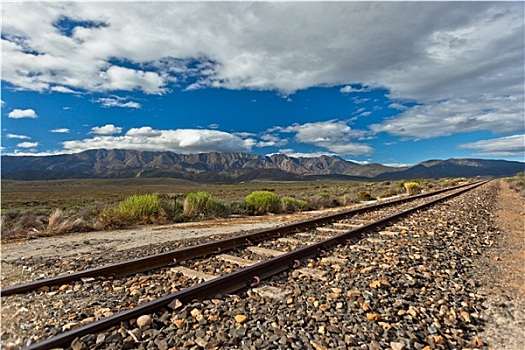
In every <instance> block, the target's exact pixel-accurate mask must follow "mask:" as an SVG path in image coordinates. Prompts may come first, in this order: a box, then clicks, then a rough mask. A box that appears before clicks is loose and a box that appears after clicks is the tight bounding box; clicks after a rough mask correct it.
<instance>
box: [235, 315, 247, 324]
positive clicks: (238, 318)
mask: <svg viewBox="0 0 525 350" xmlns="http://www.w3.org/2000/svg"><path fill="white" fill-rule="evenodd" d="M246 320H248V317H246V315H237V316H235V322H237V323H240V324H243V323H244V322H246Z"/></svg>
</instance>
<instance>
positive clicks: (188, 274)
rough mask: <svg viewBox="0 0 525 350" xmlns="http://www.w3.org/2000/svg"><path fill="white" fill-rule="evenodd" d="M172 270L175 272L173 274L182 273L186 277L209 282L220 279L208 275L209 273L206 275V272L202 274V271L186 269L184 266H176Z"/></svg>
mask: <svg viewBox="0 0 525 350" xmlns="http://www.w3.org/2000/svg"><path fill="white" fill-rule="evenodd" d="M170 270H171V271H173V272H180V273H182V274H183V275H184V276H186V277H190V278H199V279H203V280H205V281H209V280H211V279H214V278H217V277H218V276H215V275H210V274H207V273H204V272H201V271H196V270H192V269H188V268H187V267H184V266H175V267H172V268H171V269H170Z"/></svg>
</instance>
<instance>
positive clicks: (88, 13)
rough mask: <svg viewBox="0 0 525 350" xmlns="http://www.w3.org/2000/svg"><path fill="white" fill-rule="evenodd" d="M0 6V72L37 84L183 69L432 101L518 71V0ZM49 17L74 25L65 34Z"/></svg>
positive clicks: (227, 79) (154, 87)
mask: <svg viewBox="0 0 525 350" xmlns="http://www.w3.org/2000/svg"><path fill="white" fill-rule="evenodd" d="M3 12H4V14H5V15H4V21H3V28H2V34H3V39H2V40H3V42H4V44H3V50H4V62H5V64H4V67H5V69H4V70H5V71H4V72H3V79H5V80H7V81H9V82H11V83H13V84H15V85H17V86H19V87H23V88H26V89H31V90H39V91H42V90H46V89H50V88H51V87H53V86H63V87H66V88H70V89H76V88H78V89H85V90H90V91H100V90H105V91H109V90H127V91H129V90H141V91H143V92H145V93H152V94H158V93H164V92H166V84H167V83H169V82H170V81H173V80H176V79H177V77H178V76H183V78H184V77H185V76H188V75H194V76H196V77H197V79H196V83H195V84H196V85H198V86H200V87H203V86H212V87H224V88H230V89H241V88H251V89H261V90H262V89H264V90H267V89H275V90H279V91H281V92H283V93H285V94H289V93H292V92H294V91H296V90H299V89H305V88H308V87H311V86H327V85H345V86H346V87H344V88H343V90H349V91H351V90H352V89H353V87H352V85H348V84H349V83H352V84H360V85H361V86H382V87H386V88H388V89H390V91H391V94H392V96H394V97H396V98H397V97H400V98H403V99H412V100H418V101H436V100H442V99H446V98H451V97H453V96H458V95H467V96H471V95H473V94H476V95H477V94H480V93H487V92H491V91H493V89H494V87H495V86H498V89H499V90H500V91H501V92H502V93H503V94H506V93H508V92H509V91H510V90H513V89H515V88H517V87H519V86H520V82H521V80H520V77H522V76H523V74H522V72H523V64H522V63H523V45H522V43H523V4H521V3H519V2H514V3H512V2H507V3H501V2H500V3H498V2H463V3H453V4H450V3H441V2H421V3H414V2H409V3H403V2H382V3H366V2H334V3H322V4H321V3H293V2H292V3H285V2H259V3H239V2H237V3H211V4H210V3H180V2H173V3H166V2H160V3H84V2H76V3H67V4H61V3H6V4H5V6H4V7H3ZM60 18H68V19H70V20H71V22H73V24H76V25H75V27H74V28H73V29H72V30H71V33H69V35H66V34H65V33H64V32H63V31H61V30H57V28H56V23H57V20H58V19H60ZM173 18H177V20H176V21H174V20H173ZM371 18H373V19H374V25H373V26H372V27H371V26H370V21H371ZM36 19H38V23H36V22H37V21H36ZM89 22H93V23H98V24H100V25H86V23H89ZM311 23H315V26H312V25H311ZM196 24H198V25H196ZM297 28H301V29H300V30H298V29H297ZM362 28H367V30H366V31H363V30H362ZM354 33H359V35H354ZM43 34H45V35H43ZM312 48H315V49H312ZM494 52H498V53H501V54H498V55H494ZM115 57H118V58H119V59H121V60H123V61H125V62H129V63H131V65H124V64H119V63H118V62H115V61H113V59H114V58H115ZM195 61H196V62H197V63H200V66H199V65H195ZM57 73H58V74H57Z"/></svg>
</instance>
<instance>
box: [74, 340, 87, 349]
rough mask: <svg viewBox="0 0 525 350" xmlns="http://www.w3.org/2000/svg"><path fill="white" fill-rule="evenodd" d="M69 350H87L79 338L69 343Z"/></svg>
mask: <svg viewBox="0 0 525 350" xmlns="http://www.w3.org/2000/svg"><path fill="white" fill-rule="evenodd" d="M71 349H73V350H89V348H88V346H87V345H86V344H85V343H84V342H83V341H82V340H80V339H79V338H75V340H73V342H72V343H71Z"/></svg>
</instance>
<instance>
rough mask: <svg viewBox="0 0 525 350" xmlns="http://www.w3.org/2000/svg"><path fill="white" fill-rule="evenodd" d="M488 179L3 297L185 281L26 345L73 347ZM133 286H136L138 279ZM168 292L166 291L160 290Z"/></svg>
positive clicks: (249, 280)
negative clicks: (152, 276) (100, 282)
mask: <svg viewBox="0 0 525 350" xmlns="http://www.w3.org/2000/svg"><path fill="white" fill-rule="evenodd" d="M483 183H485V182H480V183H475V184H473V185H462V186H456V187H454V188H452V189H447V190H441V191H436V192H432V193H427V194H423V195H419V196H414V197H411V198H404V199H402V200H396V201H391V202H384V203H380V204H379V205H374V206H369V207H365V208H360V209H357V210H351V211H347V212H343V213H339V214H336V215H331V216H326V217H322V218H317V219H312V220H306V221H302V222H299V223H295V224H291V225H287V226H282V227H278V228H275V229H269V230H262V231H258V232H256V233H253V234H250V235H246V236H241V237H234V238H230V239H227V240H223V241H217V242H211V243H207V244H203V245H200V246H195V247H189V248H184V249H179V250H176V251H170V252H166V253H161V254H158V255H155V256H150V257H145V258H141V259H137V260H133V261H127V262H122V263H117V264H112V265H108V266H104V267H100V268H95V269H90V270H87V271H79V272H76V273H73V274H69V275H64V276H57V277H54V278H50V279H45V280H39V281H34V282H31V283H26V284H23V285H18V286H13V287H8V288H5V289H3V290H2V291H1V293H2V296H7V295H11V294H14V293H25V292H29V291H32V290H35V289H39V288H43V287H46V288H47V287H48V286H50V285H55V286H56V285H60V286H63V285H64V284H65V283H73V282H74V281H78V280H79V279H80V280H82V279H83V280H84V281H92V280H93V279H94V278H95V277H97V278H98V277H100V276H102V278H103V279H105V278H108V276H110V278H112V279H116V278H120V277H122V276H129V275H133V274H137V273H139V272H145V271H150V270H152V269H158V268H161V269H162V272H161V274H164V275H167V276H169V275H171V276H172V277H174V279H175V280H178V281H179V282H181V283H178V285H176V286H174V285H172V289H175V290H176V292H174V293H169V294H167V295H164V296H161V297H160V298H155V299H154V300H151V301H149V302H146V303H144V304H143V305H140V306H137V307H134V308H131V309H127V310H124V311H121V312H119V313H117V314H113V315H111V316H109V317H106V318H103V319H100V320H98V321H95V322H92V323H89V324H86V325H83V326H81V327H78V328H75V329H73V330H70V331H67V332H64V333H61V334H59V335H57V336H55V337H53V338H49V339H46V340H43V341H41V342H39V343H36V344H33V345H31V346H29V347H28V348H27V349H50V348H54V347H57V346H60V345H64V344H67V343H68V342H71V341H72V340H73V339H75V338H77V337H81V336H83V335H85V334H91V333H95V332H97V331H100V330H103V329H106V328H108V327H111V326H113V325H116V324H119V323H120V322H122V321H124V320H127V319H130V318H136V317H138V316H140V315H143V314H148V313H151V312H153V311H155V310H158V309H159V308H169V307H170V305H171V307H174V304H173V303H182V304H184V303H187V302H189V301H191V300H193V299H196V298H208V297H212V296H214V295H216V294H225V293H231V292H233V291H237V290H239V289H242V288H245V287H247V286H252V287H253V286H256V285H257V284H258V283H259V282H260V281H262V280H264V279H266V278H268V277H271V276H273V275H275V274H278V273H280V272H282V271H285V270H287V269H289V268H296V269H297V268H300V267H301V261H304V260H305V259H309V258H313V257H315V256H318V255H319V254H324V252H326V251H328V250H329V249H330V248H332V247H334V246H336V245H338V244H341V243H345V242H346V241H348V240H352V239H355V238H357V237H359V235H361V234H363V233H365V232H368V231H372V230H376V229H378V228H380V227H383V226H386V225H387V224H390V223H392V222H394V221H395V220H396V219H398V218H400V217H402V216H405V215H407V214H409V213H412V212H414V211H417V210H421V209H424V208H426V207H428V206H429V205H432V204H435V203H437V202H439V201H443V200H446V199H448V198H450V197H452V196H456V195H458V194H461V193H463V192H466V191H468V190H470V189H472V188H474V187H477V186H480V185H482V184H483ZM450 191H451V192H452V193H451V194H448V193H447V192H450ZM427 197H431V200H425V199H426V198H427ZM414 201H415V202H416V204H414ZM400 206H402V209H401V210H399V208H400ZM378 210H379V212H377V211H378ZM370 221H372V222H370ZM400 229H402V228H400ZM285 236H286V237H285ZM275 248H277V249H279V250H276V249H275ZM268 257H270V258H269V259H268ZM174 265H175V266H174ZM166 266H168V267H166ZM219 266H220V268H218V267H219ZM299 271H300V272H301V273H304V274H313V273H315V271H311V270H309V269H308V268H307V267H302V268H300V269H299ZM217 275H220V276H217ZM184 277H185V278H184ZM141 278H142V279H143V282H144V281H147V280H148V276H147V275H142V276H141V277H139V278H138V280H139V281H140V279H141ZM172 280H173V279H172ZM129 281H133V279H131V280H129ZM129 281H128V282H129ZM202 281H204V282H202ZM106 282H110V281H109V280H108V281H106ZM199 282H202V283H199ZM172 283H173V282H172ZM129 286H131V287H132V286H133V282H132V283H130V285H129ZM61 288H62V287H61ZM166 292H167V291H166V290H165V289H162V288H161V290H160V291H159V292H158V293H157V294H165V293H166Z"/></svg>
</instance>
